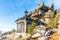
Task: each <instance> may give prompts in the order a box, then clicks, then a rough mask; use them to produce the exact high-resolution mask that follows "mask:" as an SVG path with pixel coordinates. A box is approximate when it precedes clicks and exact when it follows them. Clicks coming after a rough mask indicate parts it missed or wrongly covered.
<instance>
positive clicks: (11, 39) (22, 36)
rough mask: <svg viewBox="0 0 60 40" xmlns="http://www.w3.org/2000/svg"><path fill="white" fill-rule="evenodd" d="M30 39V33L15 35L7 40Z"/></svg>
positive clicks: (8, 36)
mask: <svg viewBox="0 0 60 40" xmlns="http://www.w3.org/2000/svg"><path fill="white" fill-rule="evenodd" d="M29 37H30V34H28V33H14V34H11V35H7V40H27V38H29Z"/></svg>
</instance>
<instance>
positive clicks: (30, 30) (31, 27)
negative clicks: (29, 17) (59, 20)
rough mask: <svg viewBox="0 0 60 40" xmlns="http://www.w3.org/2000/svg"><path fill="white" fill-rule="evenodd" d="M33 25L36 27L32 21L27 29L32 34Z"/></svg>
mask: <svg viewBox="0 0 60 40" xmlns="http://www.w3.org/2000/svg"><path fill="white" fill-rule="evenodd" d="M35 27H36V24H35V23H34V22H32V24H31V26H30V28H29V29H28V33H29V34H32V32H33V30H34V28H35Z"/></svg>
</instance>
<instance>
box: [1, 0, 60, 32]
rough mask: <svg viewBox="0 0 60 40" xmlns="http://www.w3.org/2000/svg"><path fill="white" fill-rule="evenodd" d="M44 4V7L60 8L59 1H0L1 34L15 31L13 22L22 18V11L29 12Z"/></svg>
mask: <svg viewBox="0 0 60 40" xmlns="http://www.w3.org/2000/svg"><path fill="white" fill-rule="evenodd" d="M41 2H44V3H45V5H46V6H49V5H50V4H51V3H54V8H55V9H56V8H59V7H60V0H0V30H1V31H3V32H6V31H10V30H12V29H14V28H15V29H16V24H15V20H17V19H18V18H20V17H22V16H24V10H26V9H27V10H28V11H29V12H30V11H32V10H34V9H35V8H37V7H38V4H39V3H41Z"/></svg>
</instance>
